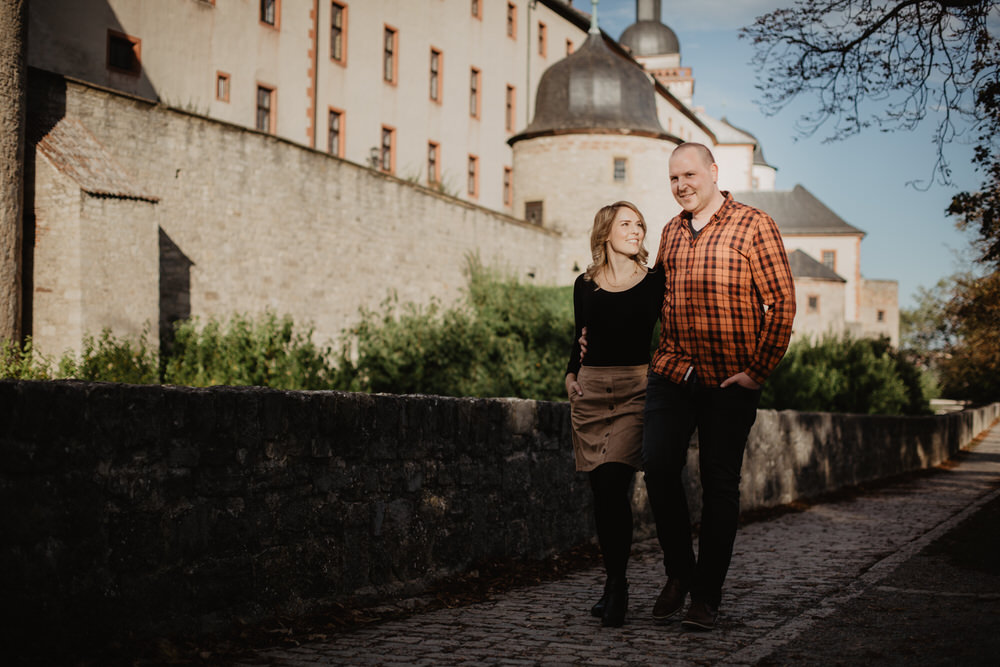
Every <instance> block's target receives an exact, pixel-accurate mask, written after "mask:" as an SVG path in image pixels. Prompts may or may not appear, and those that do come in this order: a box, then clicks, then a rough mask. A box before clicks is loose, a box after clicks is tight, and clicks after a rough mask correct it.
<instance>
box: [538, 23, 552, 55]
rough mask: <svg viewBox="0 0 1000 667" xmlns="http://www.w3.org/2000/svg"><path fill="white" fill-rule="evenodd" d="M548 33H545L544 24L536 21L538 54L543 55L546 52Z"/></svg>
mask: <svg viewBox="0 0 1000 667" xmlns="http://www.w3.org/2000/svg"><path fill="white" fill-rule="evenodd" d="M547 42H548V35H547V34H546V29H545V24H544V23H542V22H541V21H539V22H538V55H540V56H541V57H543V58H544V57H545V54H546V53H547V52H548V48H549V47H548V43H547Z"/></svg>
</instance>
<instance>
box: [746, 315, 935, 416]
mask: <svg viewBox="0 0 1000 667" xmlns="http://www.w3.org/2000/svg"><path fill="white" fill-rule="evenodd" d="M761 407H762V408H772V409H776V410H804V411H811V412H845V413H861V414H911V415H912V414H929V413H930V407H929V404H928V400H927V396H926V394H925V382H924V380H923V379H922V377H921V373H920V371H919V370H918V369H917V368H916V367H915V366H914V365H913V364H912V363H910V362H908V361H907V360H906V359H904V358H903V357H901V356H900V355H899V354H898V353H897V352H895V351H894V350H893V349H892V347H891V346H890V344H889V341H888V339H886V338H881V339H873V338H858V339H855V338H852V337H850V336H848V335H845V336H841V337H836V336H826V337H824V338H822V339H821V340H820V341H819V342H818V343H816V344H813V342H812V341H811V340H809V339H808V338H803V339H800V340H798V341H796V342H795V343H793V344H792V345H790V346H789V348H788V352H787V353H786V354H785V357H784V359H783V360H782V361H781V363H780V364H778V367H777V368H776V369H775V370H774V372H773V373H772V374H771V377H769V378H768V380H767V382H766V383H765V384H764V391H763V394H762V396H761Z"/></svg>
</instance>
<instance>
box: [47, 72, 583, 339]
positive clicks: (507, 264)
mask: <svg viewBox="0 0 1000 667" xmlns="http://www.w3.org/2000/svg"><path fill="white" fill-rule="evenodd" d="M29 107H30V110H31V112H32V116H33V125H34V126H35V128H36V129H35V131H34V132H33V138H34V139H35V141H37V140H38V139H39V138H40V137H41V136H43V135H44V133H45V132H46V131H47V129H49V128H51V127H53V126H54V125H55V124H56V122H58V121H59V120H61V119H62V118H68V119H72V120H73V121H74V122H79V123H81V124H82V125H83V126H84V127H85V128H86V130H87V131H88V132H89V133H90V134H92V135H93V138H94V141H95V142H96V143H98V144H99V145H100V146H101V147H102V148H103V149H104V150H106V151H107V153H108V154H109V155H110V157H111V159H113V160H114V161H115V163H116V164H117V165H119V166H120V167H121V169H122V171H123V172H124V173H126V174H128V176H129V177H130V178H131V179H132V181H133V182H134V183H135V185H136V187H137V188H138V189H139V190H141V191H142V192H144V193H147V194H148V195H150V196H151V197H153V198H156V199H158V201H157V203H156V205H155V207H152V206H150V205H148V204H142V203H133V202H128V201H125V200H122V199H115V198H107V199H99V200H98V199H96V198H94V197H91V196H90V195H87V194H84V193H80V194H79V195H78V196H76V198H75V199H74V196H72V193H70V194H67V193H66V192H64V190H65V189H66V187H67V184H66V182H65V181H66V180H67V179H66V178H60V177H57V176H54V175H52V174H50V173H48V171H45V170H50V171H51V170H52V169H53V168H52V167H51V166H49V165H46V164H43V163H44V162H45V158H44V156H41V155H39V156H38V158H37V162H38V163H39V164H40V165H41V167H40V169H39V171H40V174H41V175H40V177H39V178H38V179H37V181H36V183H35V184H33V185H34V186H35V187H36V188H37V192H34V193H33V204H34V206H35V210H36V216H37V218H38V219H39V220H40V221H41V220H44V221H45V222H44V223H40V225H43V226H44V229H42V227H40V231H42V232H44V234H48V237H46V236H45V235H44V234H43V235H41V236H39V237H38V238H37V239H36V248H35V256H36V262H35V266H36V272H38V273H39V275H40V276H43V277H44V278H45V280H46V281H47V282H46V284H45V288H46V289H51V290H53V291H54V293H77V292H80V293H82V292H87V293H89V294H93V295H98V294H100V293H101V292H107V291H116V290H118V289H119V288H120V284H119V282H116V281H115V279H113V277H110V276H109V275H106V274H105V272H102V271H100V270H99V269H100V265H98V266H93V265H91V266H89V267H88V266H87V265H86V264H84V265H81V270H80V271H79V272H77V273H76V274H75V275H73V276H67V277H66V279H65V280H64V281H63V282H64V283H65V282H67V281H68V284H62V283H60V284H48V276H49V275H58V276H60V277H62V276H63V274H65V273H66V272H65V271H64V270H63V269H62V268H59V267H60V265H61V264H62V263H64V262H75V263H80V258H79V257H77V256H76V255H78V254H79V253H80V252H88V253H89V252H91V251H92V249H93V247H95V246H97V247H101V248H105V251H104V252H103V253H102V254H101V255H100V256H98V257H97V258H96V259H97V260H98V261H101V262H103V266H105V267H113V271H114V272H115V275H124V274H125V272H124V267H128V271H127V274H128V277H127V280H128V282H129V284H132V285H142V286H143V299H145V298H146V296H148V294H152V295H154V297H155V295H156V294H157V293H159V311H160V312H158V313H157V312H156V311H155V309H150V310H151V311H152V312H149V313H148V314H147V315H146V318H145V319H146V320H148V323H149V324H150V326H151V328H153V329H155V328H156V326H157V323H158V322H160V323H164V324H165V323H167V322H170V321H173V320H175V319H178V318H181V317H189V316H200V317H202V318H205V317H209V316H216V317H222V318H228V317H229V316H231V315H232V314H233V313H248V314H258V313H261V312H263V311H264V310H265V309H267V308H270V309H273V310H276V311H280V313H281V314H285V313H287V314H290V315H292V317H293V318H294V319H295V321H296V322H297V323H300V324H306V323H312V324H314V325H315V336H316V342H317V343H324V342H327V341H331V340H336V339H337V338H338V337H339V335H340V332H341V331H342V330H343V329H344V328H346V327H348V326H350V325H352V324H354V323H355V322H356V321H357V319H358V311H359V309H360V308H361V307H366V308H371V309H374V308H377V307H378V306H379V304H380V303H381V302H382V301H383V300H384V299H386V297H387V296H389V295H390V294H391V293H394V294H396V295H397V296H398V298H399V301H400V302H401V303H417V304H426V303H428V302H429V301H430V300H432V299H437V300H440V301H442V302H444V303H446V304H447V303H450V302H452V301H454V300H455V299H457V298H458V297H459V296H460V294H461V290H462V289H463V288H464V287H465V284H466V281H465V276H464V269H465V267H466V258H467V256H469V255H470V254H477V255H478V256H479V258H480V259H481V261H482V262H483V264H485V265H487V266H492V267H495V268H499V269H501V270H507V271H509V272H510V273H512V274H514V275H516V276H518V277H519V278H520V279H522V280H524V281H527V282H532V281H534V282H536V283H539V284H553V283H555V271H556V268H555V260H554V258H555V257H557V256H558V254H559V248H560V241H559V238H560V237H559V235H558V234H557V233H555V232H553V231H551V230H546V229H542V228H540V227H537V226H535V225H530V224H527V223H525V222H523V221H520V220H516V219H514V218H511V217H508V216H506V215H503V214H500V213H496V212H494V211H490V210H487V209H485V208H482V207H479V206H475V205H473V204H470V203H468V202H464V201H461V200H458V199H455V198H453V197H448V196H445V195H442V194H440V193H438V192H435V191H433V190H429V189H427V188H423V187H420V186H418V185H415V184H413V183H410V182H407V181H404V180H401V179H399V178H395V177H393V176H389V175H387V174H382V173H379V172H377V171H374V170H372V169H368V168H366V167H363V166H360V165H357V164H353V163H350V162H346V161H344V160H340V159H337V158H334V157H332V156H330V155H328V154H326V153H323V152H320V151H315V150H311V149H308V148H304V147H302V146H300V145H296V144H293V143H291V142H288V141H285V140H282V139H279V138H277V137H274V136H271V135H267V134H264V133H261V132H257V131H254V130H248V129H246V128H242V127H237V126H234V125H229V124H226V123H223V122H219V121H213V120H209V119H206V118H203V117H199V116H196V115H193V114H190V113H186V112H183V111H180V110H177V109H171V108H168V107H166V106H163V105H158V104H154V103H152V102H150V101H148V100H143V99H139V98H134V97H128V96H126V95H123V94H121V93H115V92H111V91H107V90H103V89H100V88H97V87H95V86H91V85H87V84H83V83H80V82H76V81H72V80H68V79H63V78H60V77H57V76H54V75H51V74H48V73H45V72H42V71H40V70H31V76H30V78H29ZM74 202H75V204H74V206H76V207H79V208H74V207H73V206H71V207H70V208H67V205H68V204H73V203H74ZM67 203H68V204H67ZM74 216H75V217H83V218H86V223H84V221H83V220H82V219H81V220H74ZM123 222H128V223H129V229H140V228H141V229H142V230H144V231H143V233H144V235H145V236H144V239H145V241H144V244H145V245H144V246H142V247H141V248H137V247H136V243H134V242H132V241H131V240H128V241H125V240H122V229H121V226H122V223H123ZM74 224H79V225H85V228H84V229H83V230H82V231H83V232H85V233H86V237H85V240H86V242H87V243H83V241H81V242H80V247H73V246H72V245H71V244H64V245H59V246H55V245H53V246H52V247H47V246H46V245H45V244H46V243H47V241H48V240H53V239H56V238H57V237H59V235H63V236H66V233H65V230H63V229H60V226H69V227H71V226H72V225H74ZM143 225H144V226H143ZM130 233H131V232H130ZM118 250H121V252H118ZM150 253H152V256H153V257H154V258H155V257H156V255H157V253H159V262H158V263H157V262H156V261H153V262H152V264H150V262H149V261H147V259H148V256H149V255H150ZM134 255H138V256H141V257H142V262H141V263H138V264H137V263H135V262H132V261H131V259H130V258H131V257H132V256H134ZM157 268H159V273H157ZM140 271H141V272H143V275H141V276H139V275H136V274H137V273H139V272H140ZM564 282H566V281H564ZM50 301H51V299H48V298H47V297H45V296H42V295H39V296H38V297H37V299H36V303H35V304H34V317H33V330H34V331H36V332H42V331H51V332H53V333H52V336H53V338H52V342H51V343H50V342H49V340H48V339H46V340H43V341H39V347H40V348H41V351H42V352H43V353H46V354H50V355H58V354H60V353H61V352H62V351H63V349H64V348H66V347H77V346H79V340H78V338H74V337H73V336H71V335H70V334H68V333H66V332H67V331H68V330H67V329H66V328H65V326H64V323H63V321H62V320H64V319H65V313H64V309H63V308H62V306H60V305H58V304H55V303H53V304H51V305H50V303H49V302H50ZM83 305H84V307H85V308H86V309H90V310H89V311H88V312H87V313H85V314H84V315H83V321H84V323H86V324H87V325H88V328H93V327H97V325H96V324H91V323H92V322H95V321H97V320H99V321H100V322H101V325H100V326H112V327H117V326H118V324H119V322H118V320H123V319H130V318H131V319H134V318H133V317H132V314H131V313H127V314H126V313H125V309H122V313H117V314H116V316H115V317H112V316H111V315H109V314H108V313H106V312H105V310H104V308H99V307H97V306H96V305H95V304H94V303H93V302H92V301H91V300H85V301H84V304H83ZM152 305H153V306H155V305H156V303H155V302H154V303H153V304H152ZM130 327H132V328H134V325H132V324H130ZM97 328H98V330H97V331H94V330H91V331H90V333H92V334H97V333H99V328H100V327H97ZM72 333H73V334H75V332H72ZM116 333H118V334H123V333H132V331H131V329H130V328H126V329H124V330H119V329H116ZM60 335H61V337H60Z"/></svg>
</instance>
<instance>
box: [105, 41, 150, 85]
mask: <svg viewBox="0 0 1000 667" xmlns="http://www.w3.org/2000/svg"><path fill="white" fill-rule="evenodd" d="M141 46H142V40H140V39H139V38H138V37H132V36H130V35H126V34H125V33H122V32H116V31H114V30H108V54H107V57H108V61H107V64H108V69H109V70H111V71H113V72H121V73H122V74H129V75H131V76H139V74H140V73H141V72H142V59H141V56H142V49H141Z"/></svg>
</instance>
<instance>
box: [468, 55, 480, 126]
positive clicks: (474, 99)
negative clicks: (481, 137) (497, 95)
mask: <svg viewBox="0 0 1000 667" xmlns="http://www.w3.org/2000/svg"><path fill="white" fill-rule="evenodd" d="M469 115H470V116H472V117H473V118H479V70H477V69H476V68H475V67H473V68H472V72H471V75H470V77H469Z"/></svg>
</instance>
